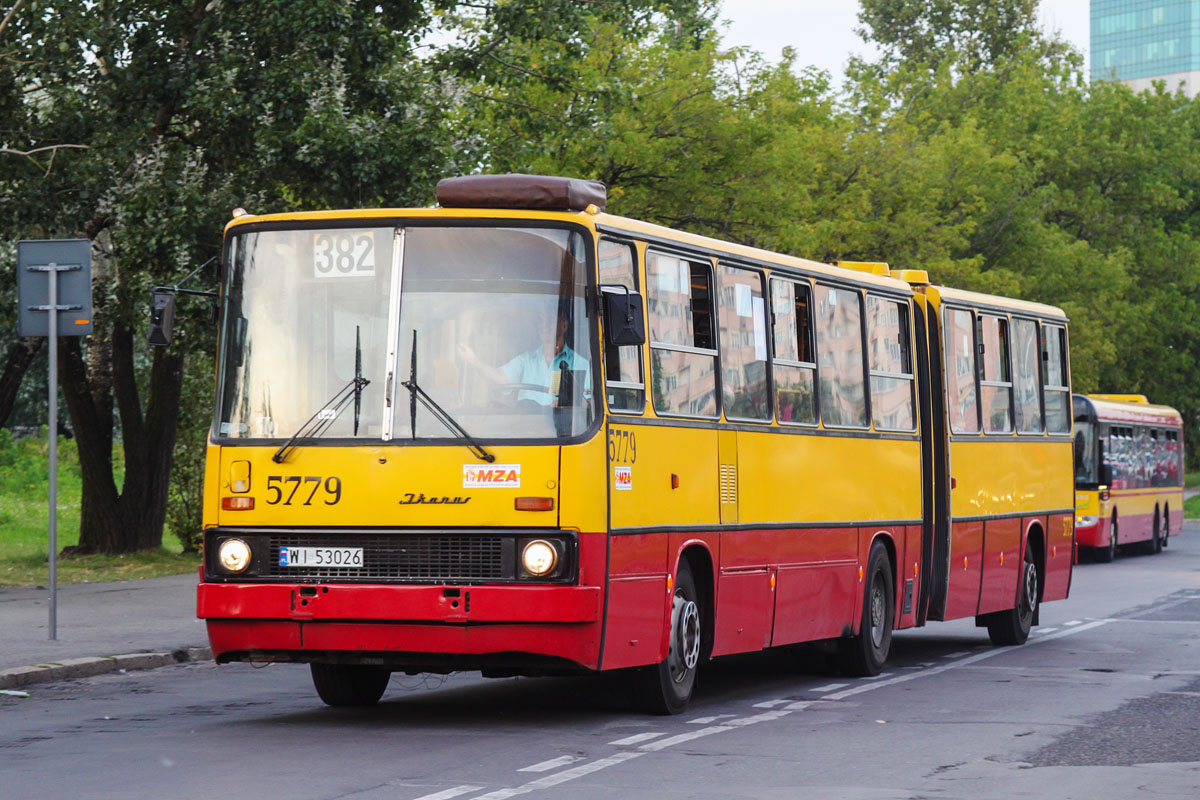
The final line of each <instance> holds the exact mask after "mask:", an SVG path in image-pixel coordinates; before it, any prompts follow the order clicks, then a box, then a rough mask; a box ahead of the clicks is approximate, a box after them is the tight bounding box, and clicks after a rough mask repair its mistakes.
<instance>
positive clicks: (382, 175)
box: [0, 0, 452, 552]
mask: <svg viewBox="0 0 1200 800" xmlns="http://www.w3.org/2000/svg"><path fill="white" fill-rule="evenodd" d="M430 5H433V4H430ZM427 22H428V8H427V6H426V4H424V3H420V2H404V3H389V4H386V7H383V6H377V4H375V3H373V2H359V1H358V0H354V1H353V2H351V1H349V0H346V1H342V0H298V1H295V2H283V0H260V2H254V3H229V2H220V0H218V2H210V0H194V2H193V3H191V4H188V5H183V4H178V3H169V2H161V1H160V0H118V1H117V2H106V3H103V4H99V5H97V4H95V3H92V2H89V1H87V0H79V1H76V0H66V1H65V2H56V3H55V4H54V5H53V8H52V9H51V7H50V6H49V5H47V4H46V3H44V2H38V0H28V1H27V2H24V3H21V2H18V3H17V4H16V6H15V7H14V8H13V9H12V13H11V14H9V16H8V17H6V18H5V23H6V24H5V27H4V28H3V30H0V35H2V36H3V38H2V39H0V58H2V60H0V107H2V108H3V109H4V110H5V112H6V114H5V122H4V123H0V125H2V133H0V136H2V137H3V139H2V140H0V143H2V144H3V151H2V152H0V179H2V182H0V198H2V199H3V201H4V202H3V208H4V211H3V212H0V213H2V214H3V217H2V218H0V226H2V229H3V230H4V231H5V232H6V237H7V236H11V237H12V238H29V237H32V236H86V237H88V238H89V239H91V240H92V242H93V252H94V264H95V267H94V272H95V292H94V295H95V305H96V313H95V330H96V333H95V334H94V335H93V336H92V337H90V339H89V340H88V341H87V342H86V343H85V342H80V341H79V340H78V339H65V340H63V341H62V343H61V345H60V353H61V360H62V364H63V369H62V381H63V390H64V395H65V399H66V404H67V407H68V409H69V411H70V414H71V418H72V420H73V422H74V423H75V429H76V433H77V440H76V441H77V443H78V446H79V452H80V463H81V468H82V474H83V501H82V506H83V507H82V524H81V531H80V540H79V550H80V551H83V552H90V551H102V552H126V551H130V550H134V549H140V548H146V547H154V546H157V545H158V544H159V542H160V541H161V534H162V525H163V518H164V513H165V508H166V500H167V493H168V480H169V476H170V474H171V460H172V451H173V446H174V442H175V439H176V432H177V424H178V408H179V400H180V391H181V389H180V387H181V382H182V379H183V373H184V369H185V367H186V359H187V354H188V352H189V351H192V350H196V349H199V350H209V349H210V348H211V346H212V325H211V316H210V314H209V312H208V311H207V309H203V308H200V307H197V306H195V305H194V304H193V305H192V306H190V307H186V306H185V307H184V314H183V318H182V319H181V321H180V330H179V334H180V335H179V337H178V338H177V340H176V343H175V344H173V345H172V347H170V348H167V349H165V350H158V349H156V350H154V351H153V352H147V351H146V349H145V348H144V346H142V345H141V344H140V341H141V329H142V328H143V326H144V324H145V304H146V300H147V298H148V290H149V288H150V287H151V286H152V285H154V284H169V283H172V282H174V281H175V280H177V279H178V278H179V277H181V275H182V274H185V273H186V272H187V271H190V269H191V268H192V267H193V266H195V265H198V264H200V263H201V262H203V261H205V260H207V259H209V258H210V257H212V256H213V255H216V253H217V250H218V246H219V236H220V230H221V226H222V222H223V217H224V215H226V214H227V213H228V210H229V209H231V208H233V207H234V206H245V207H249V208H252V209H258V208H263V207H265V206H268V205H269V206H271V207H273V208H275V209H279V210H282V209H283V208H288V207H294V206H297V205H305V206H308V207H329V206H343V205H351V204H365V205H372V204H382V203H385V202H386V203H388V204H419V203H422V202H427V201H428V200H429V199H430V195H431V191H432V184H433V182H434V181H433V178H434V177H435V176H436V175H440V173H441V172H442V170H443V168H444V165H445V164H446V163H448V162H451V161H452V159H451V158H450V153H451V152H452V148H451V147H450V146H449V139H450V135H449V132H448V131H447V129H446V128H445V126H444V124H443V122H442V116H441V108H442V107H443V104H441V103H438V102H437V101H436V98H437V96H438V95H439V94H440V93H441V92H442V88H441V87H440V86H439V85H438V84H437V83H436V82H434V81H433V80H432V79H431V76H430V75H429V74H428V73H427V72H426V71H425V69H424V66H423V65H422V64H421V63H420V62H419V61H418V60H417V59H416V58H415V57H414V56H413V53H412V47H413V45H414V42H415V39H416V37H417V36H418V35H419V34H420V33H421V31H422V30H424V27H425V25H426V24H427ZM208 281H210V282H211V275H210V276H209V277H208ZM114 414H115V415H116V416H117V417H119V419H120V430H121V437H122V446H123V452H124V460H125V469H124V475H125V477H124V484H123V486H121V487H119V488H118V486H117V485H116V482H115V481H114V479H113V469H112V446H113V440H114V439H113V437H114Z"/></svg>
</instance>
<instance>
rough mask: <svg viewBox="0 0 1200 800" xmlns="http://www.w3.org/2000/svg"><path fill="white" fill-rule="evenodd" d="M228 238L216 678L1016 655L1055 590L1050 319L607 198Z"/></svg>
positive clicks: (663, 690)
mask: <svg viewBox="0 0 1200 800" xmlns="http://www.w3.org/2000/svg"><path fill="white" fill-rule="evenodd" d="M438 200H439V204H440V205H439V207H435V208H425V209H377V210H360V211H326V212H312V213H293V214H275V215H266V216H256V215H251V214H246V213H245V212H243V211H241V210H240V209H239V210H238V211H237V212H235V218H234V219H233V220H232V221H231V222H230V223H229V224H228V226H227V228H226V237H225V245H224V251H223V257H222V264H223V266H222V276H223V277H222V287H221V295H222V297H221V328H220V332H221V337H220V342H221V344H220V358H219V366H218V382H217V385H218V389H217V403H216V406H217V407H216V413H215V417H214V422H213V428H212V432H211V438H210V446H209V450H208V456H207V468H206V481H205V487H206V488H205V506H204V525H205V530H204V564H203V567H202V570H201V580H200V584H199V589H198V615H199V616H200V617H201V618H203V619H205V620H206V622H207V627H208V634H209V638H210V641H211V643H212V649H213V652H214V654H215V658H216V660H217V661H218V662H222V663H224V662H232V661H250V662H271V661H281V662H301V663H308V664H310V665H311V672H312V678H313V682H314V684H315V687H316V690H317V692H318V694H319V695H320V697H321V698H322V700H324V701H325V702H326V703H328V704H331V705H366V704H371V703H375V702H377V701H378V700H379V698H380V697H381V695H382V694H383V692H384V691H385V687H386V684H387V682H388V677H389V675H390V674H391V673H392V672H397V671H398V672H407V673H413V674H416V673H424V672H432V673H448V672H452V671H457V670H472V671H474V670H479V671H481V672H482V673H483V674H484V675H485V676H511V675H551V674H555V675H556V674H567V673H580V672H591V671H597V670H623V671H625V674H626V675H627V676H628V678H629V682H630V683H629V685H631V686H632V687H634V688H635V689H636V692H635V693H634V695H633V696H636V697H639V698H640V703H641V704H642V705H643V706H644V707H645V708H646V709H648V710H650V711H653V712H656V713H676V712H678V711H680V710H681V709H683V708H684V706H685V705H686V704H687V703H688V701H689V699H690V697H691V695H692V691H693V687H694V684H695V680H696V674H697V670H698V668H699V667H700V666H701V665H702V663H703V662H705V661H707V660H709V659H712V658H716V657H719V656H724V655H728V654H734V653H747V652H752V651H759V650H763V649H765V648H772V647H782V646H790V645H795V644H798V643H803V642H822V643H823V644H821V645H819V646H818V647H820V648H821V649H823V650H824V651H825V652H826V653H827V655H829V656H830V657H832V658H833V659H835V661H836V664H837V665H838V666H839V669H840V670H841V671H843V672H845V673H847V674H851V675H859V676H865V675H873V674H877V673H878V672H879V671H880V669H881V668H882V666H883V664H884V661H885V659H886V658H887V655H888V651H889V648H890V644H891V639H892V632H893V630H895V629H899V628H911V627H916V626H921V625H924V624H925V623H926V622H927V621H929V620H950V619H956V618H968V619H970V618H973V619H974V620H975V621H976V623H977V625H978V626H981V627H985V628H986V629H987V631H988V634H989V635H990V637H991V639H992V640H993V641H994V642H996V643H999V644H1020V643H1022V642H1024V641H1025V639H1026V638H1027V637H1028V635H1029V631H1030V626H1031V625H1034V624H1036V623H1037V621H1038V611H1039V607H1040V604H1041V603H1042V602H1046V601H1051V600H1058V599H1062V598H1064V597H1066V596H1067V592H1068V589H1069V586H1070V581H1071V569H1072V560H1073V559H1072V555H1073V542H1074V531H1073V522H1074V519H1075V517H1074V508H1073V506H1072V503H1071V498H1072V489H1073V487H1072V483H1071V472H1070V469H1071V460H1072V445H1073V439H1072V427H1071V423H1072V416H1071V414H1070V391H1071V389H1070V380H1069V375H1070V370H1069V365H1068V350H1067V319H1066V317H1065V316H1064V314H1063V313H1062V311H1060V310H1059V309H1057V308H1054V307H1051V306H1047V305H1040V304H1036V303H1030V302H1021V301H1017V300H1010V299H1006V298H1002V297H992V296H987V295H982V294H974V293H970V292H965V291H959V290H955V289H950V288H945V287H940V286H935V285H932V284H930V283H929V280H928V277H927V276H926V274H925V273H924V272H920V271H904V270H891V269H890V268H889V267H888V266H887V265H886V264H882V263H880V264H868V263H853V264H845V263H843V264H832V265H831V264H825V263H818V262H815V261H807V260H803V259H800V258H793V257H789V256H784V255H779V254H776V253H770V252H766V251H763V250H759V249H754V248H751V247H745V246H740V245H736V244H731V243H728V242H723V241H718V240H715V239H711V238H705V237H702V236H696V235H691V234H687V233H683V232H680V231H676V230H671V229H668V228H665V227H659V226H657V225H652V224H647V223H644V222H639V221H635V220H632V219H625V218H622V217H618V216H613V215H610V214H607V213H605V212H604V211H603V207H604V204H605V200H606V197H605V188H604V186H603V185H602V184H598V183H595V182H590V181H579V180H575V179H566V178H550V177H542V176H521V175H504V176H467V177H462V178H452V179H448V180H445V181H442V182H441V183H440V184H439V186H438Z"/></svg>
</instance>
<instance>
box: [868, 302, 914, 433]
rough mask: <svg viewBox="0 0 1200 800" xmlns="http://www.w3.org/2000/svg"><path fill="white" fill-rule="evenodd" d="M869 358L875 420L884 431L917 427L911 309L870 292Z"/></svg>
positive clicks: (872, 415) (872, 418)
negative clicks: (910, 327) (911, 341)
mask: <svg viewBox="0 0 1200 800" xmlns="http://www.w3.org/2000/svg"><path fill="white" fill-rule="evenodd" d="M867 359H868V361H869V363H870V369H871V422H872V423H873V424H874V425H875V427H876V428H877V429H880V430H903V431H910V430H912V429H913V428H914V427H915V423H914V419H915V417H914V414H913V393H912V384H913V378H912V352H911V349H910V347H909V337H908V312H907V309H906V308H903V307H902V306H901V305H900V303H898V302H896V301H895V300H885V299H883V298H882V297H876V296H875V295H867Z"/></svg>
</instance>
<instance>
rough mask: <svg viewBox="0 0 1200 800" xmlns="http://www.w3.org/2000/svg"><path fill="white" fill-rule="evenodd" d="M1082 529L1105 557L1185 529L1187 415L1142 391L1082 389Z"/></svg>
mask: <svg viewBox="0 0 1200 800" xmlns="http://www.w3.org/2000/svg"><path fill="white" fill-rule="evenodd" d="M1072 402H1073V406H1074V414H1075V531H1076V540H1075V541H1076V543H1077V544H1078V545H1079V546H1080V547H1088V548H1092V552H1093V554H1094V555H1095V557H1096V558H1097V559H1099V560H1100V561H1104V562H1108V561H1112V560H1113V559H1114V558H1115V557H1116V555H1117V548H1118V547H1123V546H1125V545H1133V544H1137V545H1138V546H1139V547H1140V549H1142V550H1143V551H1144V552H1147V553H1158V552H1160V551H1161V550H1162V549H1163V548H1164V547H1166V546H1167V542H1168V540H1169V537H1170V536H1171V533H1172V531H1174V532H1175V533H1178V532H1179V531H1180V530H1182V528H1183V479H1184V462H1183V417H1181V416H1180V414H1179V412H1178V411H1176V410H1175V409H1173V408H1171V407H1170V406H1159V405H1151V404H1150V402H1149V401H1148V400H1147V399H1146V397H1145V395H1140V394H1087V395H1084V394H1077V395H1075V396H1074V398H1073V401H1072Z"/></svg>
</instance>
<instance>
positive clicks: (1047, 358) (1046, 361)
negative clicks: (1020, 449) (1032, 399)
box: [1042, 325, 1071, 433]
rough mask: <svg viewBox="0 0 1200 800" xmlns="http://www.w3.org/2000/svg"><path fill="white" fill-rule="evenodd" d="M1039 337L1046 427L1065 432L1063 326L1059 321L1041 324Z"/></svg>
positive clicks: (1067, 400)
mask: <svg viewBox="0 0 1200 800" xmlns="http://www.w3.org/2000/svg"><path fill="white" fill-rule="evenodd" d="M1042 337H1043V339H1044V341H1043V343H1042V363H1043V373H1042V381H1043V387H1042V388H1043V389H1044V391H1045V393H1046V431H1047V432H1049V433H1067V432H1069V431H1070V430H1071V417H1070V413H1071V380H1070V375H1069V374H1068V370H1067V329H1066V328H1064V327H1062V326H1061V325H1043V326H1042Z"/></svg>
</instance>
